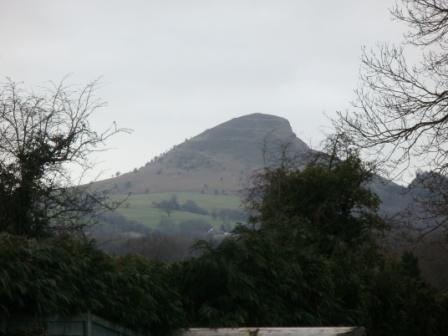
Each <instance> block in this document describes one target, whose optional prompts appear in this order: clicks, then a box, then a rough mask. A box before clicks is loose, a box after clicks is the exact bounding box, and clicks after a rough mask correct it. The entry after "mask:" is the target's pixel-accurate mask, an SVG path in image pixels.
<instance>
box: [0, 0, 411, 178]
mask: <svg viewBox="0 0 448 336" xmlns="http://www.w3.org/2000/svg"><path fill="white" fill-rule="evenodd" d="M393 3H394V2H393V0H362V1H360V0H339V1H334V0H321V1H302V0H177V1H175V0H157V1H155V0H126V1H124V0H122V1H118V0H76V1H75V0H14V1H11V0H0V77H1V78H2V80H3V79H4V78H5V77H11V78H12V79H13V80H15V81H23V82H25V83H26V85H28V86H32V85H42V84H44V83H45V82H46V81H48V80H53V81H59V80H61V79H62V78H63V77H64V76H65V75H67V74H71V76H70V78H69V80H68V82H69V83H71V84H73V83H74V84H83V83H84V84H85V83H86V82H88V81H90V80H93V79H95V78H97V77H99V76H102V78H103V79H102V84H103V85H102V88H101V89H100V90H99V91H98V95H99V96H101V97H102V98H103V99H104V100H106V101H107V102H108V106H107V108H104V109H102V110H100V111H98V113H97V114H96V115H95V117H94V125H95V128H97V129H103V128H105V127H106V126H108V125H109V124H111V123H112V121H116V122H117V123H118V124H119V125H120V126H123V127H128V128H132V129H133V130H134V132H133V134H131V135H119V136H117V137H116V138H115V139H113V140H112V141H110V147H112V148H113V149H112V150H110V151H108V152H106V153H102V154H101V155H100V156H99V157H98V159H99V160H100V161H101V162H102V163H101V164H100V166H99V169H102V170H105V171H106V172H105V175H104V177H109V176H110V175H111V174H112V173H114V172H115V171H121V172H125V171H129V170H131V169H133V168H134V167H139V166H142V165H143V164H144V163H145V162H147V161H149V160H150V159H151V158H152V157H153V156H154V155H157V154H159V153H160V152H163V151H165V150H167V149H169V148H170V147H171V146H173V145H175V144H177V143H179V142H182V141H183V140H184V139H185V138H187V137H191V136H194V135H196V134H197V133H199V132H201V131H203V130H205V129H207V128H210V127H213V126H215V125H216V124H219V123H221V122H224V121H226V120H228V119H230V118H234V117H237V116H240V115H244V114H248V113H253V112H262V113H270V114H275V115H279V116H282V117H285V118H287V119H289V121H290V122H291V124H292V127H293V129H294V131H295V132H296V134H297V135H298V136H299V137H300V138H302V139H303V140H305V141H307V142H311V144H313V145H317V144H318V143H319V141H320V140H321V139H322V138H323V133H322V132H323V131H325V129H326V128H328V126H329V121H328V120H327V117H326V116H325V114H326V115H328V116H331V115H333V114H334V112H335V111H336V110H345V109H347V108H349V107H350V104H349V103H350V100H352V99H353V89H354V88H355V87H356V85H357V81H358V69H359V59H360V54H361V47H362V46H363V45H365V46H367V47H373V46H374V45H375V43H377V42H379V41H390V42H394V41H399V40H400V39H401V36H402V32H403V29H404V27H403V26H401V25H400V24H398V23H397V22H393V21H392V20H391V18H390V15H389V13H388V8H390V7H391V6H392V5H393Z"/></svg>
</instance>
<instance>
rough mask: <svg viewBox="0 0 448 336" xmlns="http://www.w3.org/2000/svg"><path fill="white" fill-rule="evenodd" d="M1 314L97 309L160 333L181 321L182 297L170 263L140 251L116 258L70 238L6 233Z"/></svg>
mask: <svg viewBox="0 0 448 336" xmlns="http://www.w3.org/2000/svg"><path fill="white" fill-rule="evenodd" d="M0 269H1V273H0V311H1V313H0V316H1V317H2V318H3V319H5V321H7V320H8V319H9V317H10V316H17V315H19V316H21V315H26V316H33V317H36V318H38V317H44V316H51V315H72V314H76V313H81V312H86V311H91V312H93V313H95V314H98V315H99V316H101V317H104V318H106V319H109V320H111V321H114V322H116V323H119V324H121V325H123V326H127V327H130V328H132V329H135V330H140V331H144V332H149V331H151V332H152V333H158V332H161V331H166V330H168V329H172V328H173V327H176V326H179V325H180V324H181V322H182V318H183V313H182V310H181V305H180V298H179V296H178V295H177V293H176V292H175V291H173V290H172V289H171V288H170V287H169V285H168V283H167V281H166V279H167V277H168V274H169V266H167V265H163V264H158V263H153V262H148V261H147V260H145V259H143V258H141V257H138V256H127V257H115V258H114V257H110V256H108V255H106V254H104V253H103V252H100V251H99V250H97V249H96V248H95V247H94V246H93V245H92V244H89V243H84V242H80V241H75V240H73V239H69V238H57V239H46V240H39V241H38V240H34V239H27V238H23V237H18V236H13V235H9V234H0Z"/></svg>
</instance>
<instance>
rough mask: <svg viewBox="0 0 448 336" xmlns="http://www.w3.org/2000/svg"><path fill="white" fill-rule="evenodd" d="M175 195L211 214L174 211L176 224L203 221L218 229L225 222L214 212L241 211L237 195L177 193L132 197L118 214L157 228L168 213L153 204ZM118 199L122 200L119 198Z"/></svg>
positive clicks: (173, 218)
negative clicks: (193, 220) (213, 213)
mask: <svg viewBox="0 0 448 336" xmlns="http://www.w3.org/2000/svg"><path fill="white" fill-rule="evenodd" d="M173 195H176V197H177V199H178V202H179V203H184V202H185V201H187V200H191V201H194V202H195V203H196V204H197V205H199V206H200V207H201V208H203V209H205V210H207V211H208V212H209V214H208V215H200V214H194V213H191V212H186V211H173V212H172V213H171V214H170V216H169V217H170V218H171V219H172V220H174V221H175V222H181V221H186V220H192V219H201V220H205V221H207V222H208V223H210V224H212V225H213V227H215V228H218V227H219V226H220V225H221V224H223V220H222V219H219V218H213V217H212V215H211V213H212V212H213V211H215V212H217V211H219V210H222V209H231V210H241V199H240V197H238V196H236V195H210V194H199V193H190V192H177V193H155V194H139V195H130V196H129V198H128V199H127V200H126V201H125V202H124V204H123V206H122V207H120V208H119V209H118V210H117V213H119V214H121V215H123V216H125V217H126V218H128V219H130V220H135V221H138V222H140V223H142V224H145V225H147V226H149V227H151V228H155V227H156V226H157V225H158V224H159V222H160V220H161V219H162V218H163V217H167V214H166V212H164V211H162V210H160V209H158V208H156V207H154V206H153V202H160V201H162V200H168V199H170V198H171V197H172V196H173ZM114 198H115V197H114ZM116 199H120V198H119V197H118V196H117V197H116ZM231 224H233V223H231Z"/></svg>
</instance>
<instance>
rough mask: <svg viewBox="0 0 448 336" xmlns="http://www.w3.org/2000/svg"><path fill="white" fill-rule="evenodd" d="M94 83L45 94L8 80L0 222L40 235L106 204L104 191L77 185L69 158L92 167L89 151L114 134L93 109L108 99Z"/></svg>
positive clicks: (0, 125) (0, 132)
mask: <svg viewBox="0 0 448 336" xmlns="http://www.w3.org/2000/svg"><path fill="white" fill-rule="evenodd" d="M94 90H95V83H91V84H88V85H86V86H85V87H83V88H82V89H70V88H68V87H65V86H63V85H62V84H61V85H58V86H53V87H52V88H50V89H46V90H45V91H44V93H42V94H34V93H29V92H26V91H24V90H23V89H22V87H21V86H20V85H17V84H16V83H14V82H12V81H9V82H7V83H6V84H4V85H3V86H2V88H1V91H0V227H1V228H2V230H5V231H9V232H13V233H17V234H24V235H30V236H38V235H43V234H49V233H51V232H53V231H54V230H58V231H60V230H75V229H79V228H80V227H81V226H82V225H83V224H85V223H86V219H87V217H86V216H88V215H90V214H92V212H93V210H94V209H95V208H97V207H98V206H100V205H103V204H104V195H99V194H95V193H90V192H88V190H87V187H76V186H72V184H71V179H70V172H69V171H68V169H67V167H66V164H68V163H72V164H73V163H74V164H77V165H80V166H81V167H82V168H83V169H87V168H88V167H89V161H88V156H89V154H91V153H92V151H95V150H97V149H100V147H99V146H101V145H103V144H104V142H105V140H107V139H108V138H109V137H110V136H112V135H113V134H115V133H117V132H119V131H120V130H119V129H117V128H116V127H115V126H114V127H111V128H109V129H107V130H105V131H104V132H103V133H98V132H96V131H94V130H93V129H92V128H91V125H90V124H89V118H90V116H91V114H92V113H93V112H94V111H95V110H97V109H98V108H100V107H102V106H103V105H104V104H103V102H102V101H101V100H99V99H97V98H96V97H95V95H94Z"/></svg>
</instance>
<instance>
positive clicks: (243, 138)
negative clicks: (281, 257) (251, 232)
mask: <svg viewBox="0 0 448 336" xmlns="http://www.w3.org/2000/svg"><path fill="white" fill-rule="evenodd" d="M285 148H286V150H287V152H288V154H287V155H290V156H293V157H294V158H295V159H296V162H298V163H299V164H301V163H303V164H305V162H306V159H307V158H309V155H310V154H311V153H312V150H311V149H310V148H309V147H308V146H307V145H306V144H305V143H304V142H303V141H302V140H300V139H299V138H297V136H296V135H295V134H294V132H293V131H292V128H291V125H290V123H289V122H288V120H286V119H284V118H281V117H278V116H274V115H268V114H261V113H254V114H249V115H245V116H242V117H239V118H234V119H231V120H229V121H227V122H224V123H222V124H220V125H217V126H215V127H213V128H210V129H208V130H206V131H204V132H202V133H201V134H199V135H197V136H194V137H192V138H190V139H187V140H185V141H184V142H183V143H182V144H179V145H176V146H174V147H173V148H172V149H170V150H169V151H167V152H165V153H163V154H162V155H160V156H158V157H155V158H153V159H152V160H151V161H150V162H148V163H146V164H145V165H144V166H143V167H141V168H138V169H134V171H133V172H128V173H125V174H122V175H120V176H117V177H114V178H110V179H107V180H104V181H100V182H97V183H96V188H98V189H108V190H111V191H112V193H113V194H128V193H132V194H133V195H138V194H160V193H182V192H184V193H185V192H187V193H195V194H204V195H239V192H240V191H241V190H243V189H244V188H246V187H247V186H248V183H249V181H250V177H251V176H252V174H253V173H254V172H255V171H256V170H257V169H260V168H262V167H263V166H266V165H270V164H273V163H276V162H278V160H279V159H280V156H281V155H283V154H282V152H283V151H284V150H285ZM371 187H372V189H373V190H374V191H375V192H376V193H377V194H378V195H379V197H380V198H381V200H382V201H383V202H382V205H381V210H382V211H383V212H385V213H387V214H394V213H396V212H398V211H400V210H403V209H404V208H405V207H406V206H407V205H408V204H409V202H410V201H411V198H412V197H411V195H409V193H408V190H407V188H405V187H402V186H400V185H397V184H395V183H393V182H391V181H388V180H386V179H384V178H381V177H379V176H375V178H374V180H373V182H372V185H371ZM134 219H135V218H134Z"/></svg>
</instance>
